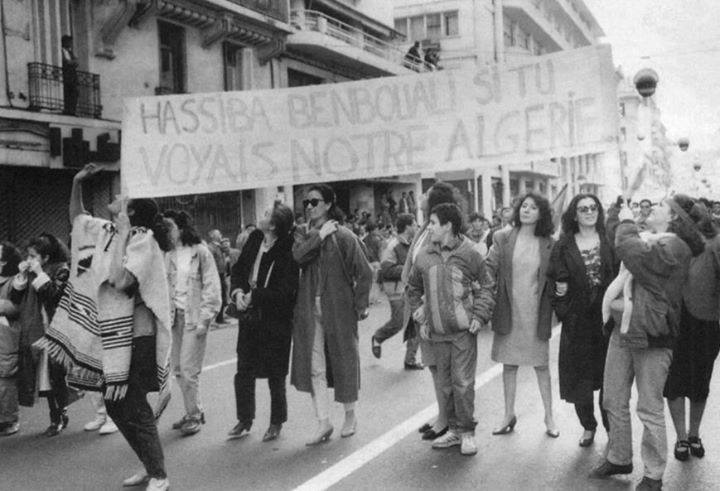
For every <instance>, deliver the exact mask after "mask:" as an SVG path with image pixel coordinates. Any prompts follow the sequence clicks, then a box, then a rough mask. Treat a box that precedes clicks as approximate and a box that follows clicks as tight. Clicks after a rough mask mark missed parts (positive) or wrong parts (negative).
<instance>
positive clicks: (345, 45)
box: [287, 10, 423, 76]
mask: <svg viewBox="0 0 720 491" xmlns="http://www.w3.org/2000/svg"><path fill="white" fill-rule="evenodd" d="M290 24H291V26H292V27H293V28H294V29H295V30H296V32H295V33H294V34H291V35H290V36H289V37H288V40H287V44H288V46H289V47H291V48H295V49H297V50H299V51H302V52H305V53H307V54H309V55H310V56H312V57H314V58H319V59H322V60H325V61H326V62H328V63H329V64H332V63H338V64H341V65H345V66H349V67H352V68H354V69H358V70H360V71H362V72H363V73H364V74H365V75H369V76H382V75H401V74H406V73H409V72H410V71H411V70H415V71H423V63H422V62H419V63H415V62H411V61H409V60H406V59H405V52H404V51H402V50H401V49H400V48H399V47H398V46H397V45H395V44H393V43H390V42H387V41H384V40H382V39H380V38H378V37H375V36H373V35H371V34H368V33H366V32H365V31H363V30H362V29H359V28H357V27H354V26H351V25H349V24H346V23H344V22H342V21H340V20H338V19H335V18H333V17H330V16H328V15H326V14H324V13H322V12H317V11H315V10H293V11H292V12H291V13H290ZM338 41H339V42H338Z"/></svg>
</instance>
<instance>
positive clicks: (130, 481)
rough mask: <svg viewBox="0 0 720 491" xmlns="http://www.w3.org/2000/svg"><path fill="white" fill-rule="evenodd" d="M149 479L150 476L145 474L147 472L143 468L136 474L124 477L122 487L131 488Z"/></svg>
mask: <svg viewBox="0 0 720 491" xmlns="http://www.w3.org/2000/svg"><path fill="white" fill-rule="evenodd" d="M149 480H150V477H149V476H148V475H147V472H145V471H144V470H142V471H140V472H138V473H137V474H133V475H132V476H131V477H128V478H127V479H125V480H124V481H123V483H122V485H123V487H126V488H131V487H134V486H140V485H141V484H145V483H146V482H148V481H149Z"/></svg>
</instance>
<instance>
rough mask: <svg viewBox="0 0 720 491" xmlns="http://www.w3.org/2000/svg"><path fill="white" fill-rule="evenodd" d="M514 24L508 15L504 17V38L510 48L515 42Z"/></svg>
mask: <svg viewBox="0 0 720 491" xmlns="http://www.w3.org/2000/svg"><path fill="white" fill-rule="evenodd" d="M514 31H515V29H514V24H513V23H512V22H511V21H510V19H508V18H507V17H503V40H504V41H505V47H506V48H508V47H510V46H513V45H514V44H515V35H514Z"/></svg>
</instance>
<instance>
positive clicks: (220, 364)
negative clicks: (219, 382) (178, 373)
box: [203, 358, 237, 372]
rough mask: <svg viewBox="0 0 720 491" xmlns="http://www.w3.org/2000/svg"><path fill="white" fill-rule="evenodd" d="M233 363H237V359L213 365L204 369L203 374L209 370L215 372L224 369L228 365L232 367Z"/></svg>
mask: <svg viewBox="0 0 720 491" xmlns="http://www.w3.org/2000/svg"><path fill="white" fill-rule="evenodd" d="M233 363H237V358H231V359H230V360H225V361H221V362H218V363H213V364H212V365H208V366H206V367H203V372H207V371H208V370H215V369H216V368H220V367H224V366H226V365H232V364H233Z"/></svg>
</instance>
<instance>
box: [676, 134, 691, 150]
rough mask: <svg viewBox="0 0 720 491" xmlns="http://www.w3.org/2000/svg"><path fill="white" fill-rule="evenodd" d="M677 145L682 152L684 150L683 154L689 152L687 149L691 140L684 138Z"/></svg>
mask: <svg viewBox="0 0 720 491" xmlns="http://www.w3.org/2000/svg"><path fill="white" fill-rule="evenodd" d="M677 144H678V147H679V148H680V150H682V151H683V152H687V149H688V147H689V146H690V140H688V139H687V138H685V137H683V138H680V139H679V140H678V142H677Z"/></svg>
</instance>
